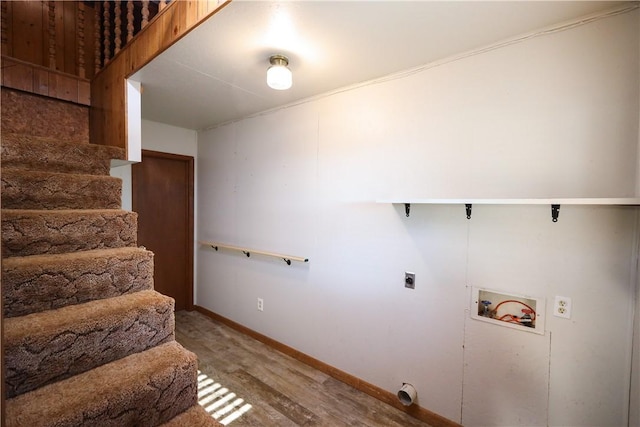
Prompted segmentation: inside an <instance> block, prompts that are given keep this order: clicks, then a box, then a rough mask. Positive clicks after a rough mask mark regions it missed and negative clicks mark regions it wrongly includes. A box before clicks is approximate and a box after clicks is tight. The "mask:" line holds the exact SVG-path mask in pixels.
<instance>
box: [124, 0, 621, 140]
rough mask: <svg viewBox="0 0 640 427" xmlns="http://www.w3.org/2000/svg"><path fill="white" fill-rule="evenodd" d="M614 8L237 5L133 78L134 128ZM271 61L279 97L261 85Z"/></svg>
mask: <svg viewBox="0 0 640 427" xmlns="http://www.w3.org/2000/svg"><path fill="white" fill-rule="evenodd" d="M621 3H624V2H611V1H407V2H405V1H286V2H277V1H244V0H242V1H240V0H236V1H233V2H232V3H231V4H229V5H227V6H226V7H225V8H224V9H223V10H221V11H220V12H218V13H217V14H216V15H214V16H213V17H211V18H210V19H209V20H208V21H207V22H204V23H203V24H202V25H200V26H199V27H198V28H196V29H195V30H193V31H192V32H191V33H189V34H188V35H187V36H186V37H184V38H183V39H182V40H180V41H178V42H177V43H176V44H175V45H173V46H172V47H171V48H169V49H168V50H167V51H165V52H164V53H162V54H161V55H160V56H158V57H157V58H156V59H154V60H153V61H152V62H151V63H149V64H148V65H146V66H145V67H144V68H143V69H142V70H140V71H139V72H138V73H136V74H135V75H134V76H133V77H132V78H133V80H136V81H140V82H141V83H142V86H143V89H144V91H143V95H142V115H143V118H145V119H148V120H153V121H157V122H162V123H167V124H171V125H174V126H180V127H184V128H189V129H206V128H209V127H212V126H215V125H218V124H220V123H224V122H228V121H231V120H237V119H240V118H242V117H246V116H249V115H252V114H255V113H258V112H261V111H265V110H268V109H271V108H275V107H278V106H281V105H285V104H290V103H292V102H295V101H298V100H301V99H305V98H309V97H312V96H314V95H318V94H322V93H326V92H330V91H333V90H335V89H338V88H342V87H345V86H349V85H353V84H357V83H360V82H365V81H368V80H371V79H375V78H379V77H382V76H385V75H388V74H391V73H396V72H399V71H402V70H407V69H410V68H414V67H417V66H421V65H424V64H428V63H431V62H434V61H437V60H439V59H443V58H446V57H450V56H452V55H456V54H460V53H462V52H466V51H469V50H472V49H476V48H479V47H483V46H487V45H490V44H494V43H496V42H499V41H502V40H505V39H508V38H512V37H514V36H517V35H521V34H525V33H529V32H531V31H534V30H537V29H541V28H544V27H547V26H550V25H553V24H557V23H560V22H564V21H568V20H572V19H575V18H577V17H581V16H585V15H589V14H592V13H594V12H597V11H600V10H603V9H610V8H613V7H617V6H619V5H620V4H621ZM276 53H279V54H284V55H286V56H287V57H289V62H290V64H289V67H290V68H291V70H292V72H293V87H292V88H291V89H290V90H288V91H276V90H273V89H270V88H269V87H268V86H267V85H266V70H267V68H268V66H269V60H268V58H269V56H271V55H273V54H276Z"/></svg>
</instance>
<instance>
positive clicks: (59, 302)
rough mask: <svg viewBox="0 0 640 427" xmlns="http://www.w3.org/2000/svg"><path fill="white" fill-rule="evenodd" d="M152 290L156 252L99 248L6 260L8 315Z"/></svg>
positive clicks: (4, 290) (4, 293) (4, 287)
mask: <svg viewBox="0 0 640 427" xmlns="http://www.w3.org/2000/svg"><path fill="white" fill-rule="evenodd" d="M146 289H153V252H150V251H148V250H146V249H144V248H134V247H124V248H116V249H96V250H90V251H83V252H75V253H68V254H52V255H31V256H26V257H12V258H5V259H3V260H2V296H3V305H4V315H5V317H15V316H23V315H26V314H29V313H35V312H40V311H44V310H50V309H57V308H60V307H64V306H68V305H73V304H80V303H83V302H86V301H91V300H95V299H101V298H110V297H114V296H119V295H123V294H128V293H132V292H137V291H142V290H146Z"/></svg>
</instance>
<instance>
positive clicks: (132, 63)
mask: <svg viewBox="0 0 640 427" xmlns="http://www.w3.org/2000/svg"><path fill="white" fill-rule="evenodd" d="M229 2H230V0H220V2H218V1H217V0H189V1H172V2H171V3H169V5H168V6H167V7H165V8H164V9H163V10H161V11H160V13H158V15H156V16H155V18H154V19H153V21H151V22H150V23H149V25H147V26H146V27H145V28H143V30H142V31H141V32H140V33H139V34H138V35H136V36H135V37H134V38H133V39H132V40H131V42H130V43H129V44H128V45H127V46H126V47H125V48H124V49H123V50H121V51H120V52H119V53H118V54H117V55H116V56H115V57H114V58H113V59H112V60H111V61H110V62H109V63H108V64H107V65H106V66H105V68H103V69H102V70H101V71H100V72H98V74H97V75H96V76H95V78H94V79H93V80H92V81H91V112H90V132H91V138H90V139H91V142H92V143H94V144H101V145H113V146H116V147H123V148H125V149H126V148H127V117H126V107H127V100H126V79H127V78H128V77H129V76H131V75H132V74H134V73H135V72H136V71H138V70H140V69H141V68H142V67H143V66H144V65H145V64H147V63H148V62H149V61H151V60H152V59H153V58H155V57H156V56H157V55H159V54H160V53H162V52H163V51H164V50H165V49H167V48H168V47H169V46H171V45H172V44H174V43H175V42H176V41H178V40H179V39H181V38H182V37H183V36H185V35H186V34H187V33H189V32H190V31H191V30H192V29H194V28H195V27H197V26H198V24H199V23H201V22H203V21H204V20H206V19H208V18H209V17H211V16H212V15H214V14H215V13H216V12H217V11H219V10H221V9H222V8H223V7H224V6H226V5H227V4H228V3H229Z"/></svg>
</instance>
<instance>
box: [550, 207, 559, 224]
mask: <svg viewBox="0 0 640 427" xmlns="http://www.w3.org/2000/svg"><path fill="white" fill-rule="evenodd" d="M559 215H560V205H551V221H553V222H558V216H559Z"/></svg>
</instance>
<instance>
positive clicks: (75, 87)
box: [2, 56, 91, 106]
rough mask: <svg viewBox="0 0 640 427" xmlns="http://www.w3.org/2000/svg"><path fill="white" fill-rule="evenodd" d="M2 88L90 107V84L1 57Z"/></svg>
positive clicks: (86, 81)
mask: <svg viewBox="0 0 640 427" xmlns="http://www.w3.org/2000/svg"><path fill="white" fill-rule="evenodd" d="M2 86H4V87H8V88H11V89H17V90H21V91H24V92H29V93H35V94H37V95H43V96H47V97H49V98H56V99H62V100H64V101H70V102H74V103H76V104H81V105H87V106H89V105H91V100H90V91H91V84H90V82H89V80H88V79H83V78H81V77H78V76H74V75H71V74H65V73H61V72H59V71H55V70H52V69H50V68H47V67H42V66H39V65H34V64H31V63H28V62H24V61H19V60H17V59H14V58H9V57H6V56H3V57H2Z"/></svg>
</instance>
